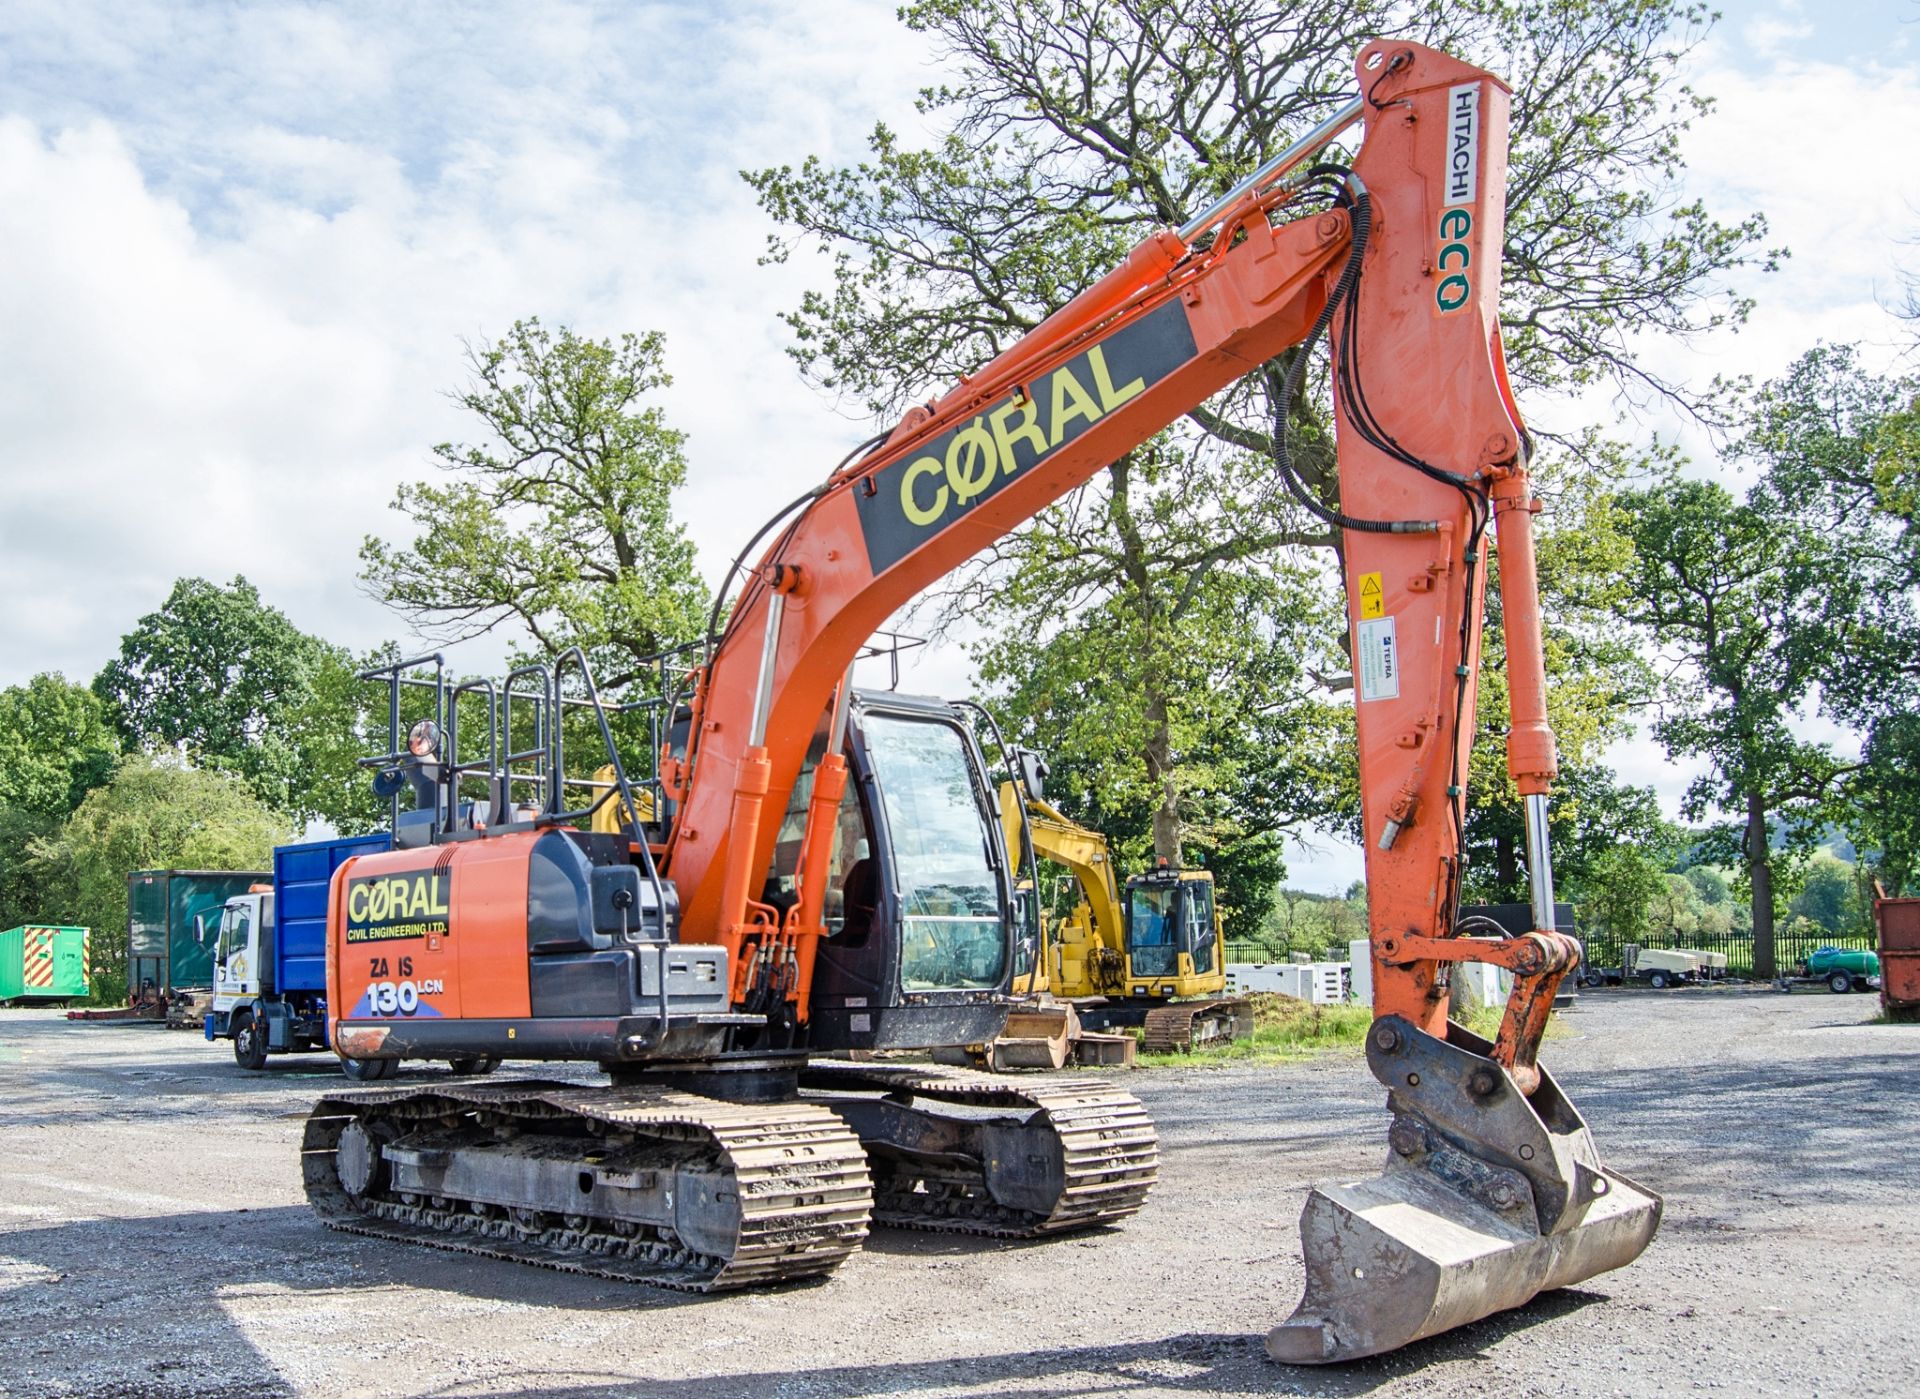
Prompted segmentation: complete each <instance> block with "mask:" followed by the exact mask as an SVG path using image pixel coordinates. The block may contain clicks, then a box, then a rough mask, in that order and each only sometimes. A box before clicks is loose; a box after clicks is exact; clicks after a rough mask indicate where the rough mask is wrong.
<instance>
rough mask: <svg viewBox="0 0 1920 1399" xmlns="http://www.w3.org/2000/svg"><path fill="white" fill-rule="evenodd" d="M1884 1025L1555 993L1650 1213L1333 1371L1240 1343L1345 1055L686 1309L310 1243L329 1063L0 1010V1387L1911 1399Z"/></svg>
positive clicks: (1819, 1008)
mask: <svg viewBox="0 0 1920 1399" xmlns="http://www.w3.org/2000/svg"><path fill="white" fill-rule="evenodd" d="M1877 1010H1878V1004H1877V1001H1876V1000H1875V999H1874V998H1872V997H1868V996H1835V995H1831V994H1828V993H1825V992H1819V993H1811V992H1803V993H1798V994H1795V995H1792V996H1781V995H1778V994H1774V993H1771V992H1755V991H1739V990H1717V991H1705V990H1688V991H1678V992H1668V993H1665V994H1659V993H1651V992H1635V991H1618V992H1601V993H1593V994H1587V995H1584V996H1582V997H1581V999H1580V1001H1579V1003H1578V1005H1577V1007H1576V1008H1575V1009H1574V1010H1573V1011H1571V1012H1570V1013H1568V1014H1567V1015H1565V1016H1564V1018H1563V1021H1564V1024H1565V1026H1566V1028H1567V1032H1568V1033H1567V1034H1566V1035H1565V1036H1563V1037H1561V1038H1558V1039H1555V1040H1553V1041H1552V1042H1551V1043H1550V1044H1549V1046H1548V1050H1549V1053H1548V1060H1549V1064H1550V1067H1552V1068H1553V1069H1554V1070H1555V1071H1556V1073H1557V1074H1558V1075H1559V1077H1560V1080H1561V1083H1562V1085H1563V1086H1564V1087H1565V1088H1566V1089H1567V1091H1568V1093H1569V1095H1570V1096H1571V1097H1572V1099H1573V1100H1574V1102H1575V1103H1576V1104H1577V1105H1578V1106H1579V1107H1580V1108H1581V1110H1582V1112H1583V1113H1584V1114H1585V1115H1586V1117H1587V1120H1588V1121H1589V1122H1590V1123H1591V1124H1592V1125H1593V1127H1594V1129H1595V1132H1596V1135H1597V1137H1598V1140H1599V1144H1600V1148H1601V1151H1602V1153H1603V1155H1604V1157H1605V1159H1606V1160H1607V1161H1608V1163H1609V1164H1610V1165H1611V1166H1613V1167H1614V1168H1615V1169H1617V1170H1620V1171H1623V1172H1624V1173H1626V1174H1627V1175H1629V1176H1632V1177H1634V1178H1636V1179H1638V1180H1640V1181H1641V1182H1643V1183H1645V1184H1646V1185H1647V1186H1648V1187H1650V1188H1652V1189H1653V1190H1656V1191H1658V1192H1660V1193H1662V1194H1664V1195H1665V1197H1666V1202H1667V1212H1666V1220H1665V1223H1664V1224H1663V1226H1662V1228H1661V1232H1660V1235H1659V1237H1658V1238H1656V1239H1655V1241H1654V1244H1653V1246H1652V1248H1651V1249H1650V1250H1649V1251H1648V1252H1647V1254H1646V1256H1645V1257H1643V1258H1642V1259H1641V1260H1640V1261H1639V1262H1638V1263H1637V1264H1635V1265H1634V1266H1633V1267H1631V1268H1628V1269H1625V1270H1622V1271H1620V1272H1617V1273H1612V1274H1607V1275H1603V1276H1601V1277H1599V1278H1596V1279H1594V1280H1593V1281H1592V1282H1590V1283H1588V1284H1586V1285H1584V1286H1582V1287H1579V1288H1574V1289H1567V1290H1565V1291H1562V1292H1558V1293H1554V1294H1549V1295H1548V1296H1545V1297H1542V1298H1540V1299H1538V1300H1537V1301H1535V1302H1534V1303H1533V1304H1532V1305H1531V1306H1529V1307H1526V1308H1524V1309H1522V1310H1520V1311H1517V1312H1510V1313H1506V1314H1504V1315H1502V1316H1498V1317H1494V1318H1491V1319H1489V1320H1486V1321H1483V1322H1480V1323H1479V1324H1477V1325H1474V1326H1471V1327H1466V1328H1463V1329H1461V1330H1459V1331H1455V1332H1453V1333H1451V1334H1449V1335H1446V1336H1442V1337H1437V1338H1435V1339H1433V1340H1430V1341H1426V1342H1422V1343H1420V1344H1418V1345H1415V1346H1412V1347H1409V1348H1407V1349H1406V1350H1404V1351H1401V1352H1399V1353H1398V1354H1395V1355H1392V1356H1388V1357H1385V1358H1381V1359H1376V1360H1372V1361H1366V1362H1360V1363H1357V1364H1354V1365H1350V1366H1346V1367H1343V1368H1339V1369H1333V1370H1292V1369H1286V1368H1282V1367H1279V1366H1275V1365H1272V1364H1270V1363H1268V1362H1267V1361H1266V1360H1265V1359H1264V1353H1263V1351H1262V1349H1261V1337H1262V1335H1263V1333H1264V1331H1265V1330H1266V1328H1267V1327H1269V1326H1271V1325H1273V1324H1275V1323H1276V1322H1278V1321H1280V1320H1281V1319H1283V1318H1284V1317H1285V1316H1286V1315H1287V1314H1288V1313H1289V1312H1290V1311H1291V1310H1292V1309H1293V1306H1294V1303H1295V1302H1296V1301H1297V1300H1298V1298H1299V1295H1300V1290H1301V1277H1302V1273H1301V1267H1300V1260H1299V1256H1298V1249H1299V1242H1298V1238H1297V1234H1296V1223H1295V1221H1296V1219H1297V1217H1298V1214H1299V1211H1300V1206H1301V1203H1302V1201H1303V1200H1304V1198H1305V1194H1306V1190H1307V1187H1308V1186H1309V1185H1310V1184H1311V1183H1313V1182H1314V1181H1316V1180H1323V1179H1330V1178H1349V1179H1352V1178H1359V1177H1363V1176H1368V1175H1372V1174H1374V1173H1375V1172H1376V1171H1377V1170H1378V1169H1379V1167H1380V1165H1381V1163H1382V1161H1383V1160H1384V1157H1385V1129H1386V1116H1385V1113H1384V1112H1383V1110H1382V1102H1383V1097H1384V1095H1383V1093H1382V1092H1381V1090H1380V1089H1379V1088H1378V1086H1377V1085H1376V1084H1375V1083H1374V1081H1373V1079H1372V1078H1371V1076H1370V1075H1369V1074H1368V1073H1367V1071H1366V1067H1365V1064H1364V1062H1363V1061H1362V1059H1361V1058H1360V1057H1359V1056H1358V1055H1357V1054H1353V1055H1341V1056H1339V1057H1333V1058H1327V1059H1322V1060H1318V1061H1314V1062H1311V1063H1308V1064H1302V1065H1289V1066H1282V1067H1277V1068H1255V1069H1226V1068H1221V1069H1205V1068H1199V1069H1174V1070H1156V1071H1150V1072H1136V1073H1134V1074H1132V1075H1131V1076H1129V1077H1128V1078H1127V1080H1126V1083H1127V1086H1128V1087H1129V1088H1130V1089H1132V1090H1133V1091H1134V1092H1136V1093H1137V1094H1138V1095H1139V1096H1140V1097H1141V1098H1142V1099H1143V1100H1144V1101H1145V1102H1146V1104H1147V1106H1148V1108H1149V1109H1150V1110H1151V1112H1152V1113H1153V1115H1154V1118H1155V1120H1156V1121H1157V1123H1158V1124H1159V1129H1160V1134H1161V1142H1162V1148H1163V1158H1162V1165H1161V1176H1160V1185H1159V1187H1158V1189H1157V1190H1156V1191H1155V1193H1154V1195H1153V1197H1152V1199H1151V1200H1150V1201H1149V1202H1148V1205H1147V1207H1146V1209H1145V1210H1144V1211H1143V1212H1142V1213H1141V1214H1140V1215H1138V1216H1137V1217H1135V1218H1134V1219H1133V1220H1131V1221H1129V1222H1128V1223H1127V1224H1125V1225H1124V1226H1122V1227H1120V1228H1118V1229H1113V1230H1108V1231H1106V1232H1104V1233H1101V1234H1098V1235H1095V1236H1092V1237H1083V1238H1068V1239H1064V1240H1056V1241H1052V1242H1047V1243H1035V1244H1001V1243H994V1242H991V1241H985V1240H975V1239H968V1238H963V1237H956V1236H943V1235H921V1234H908V1233H901V1232H895V1231H880V1232H876V1233H875V1234H874V1235H873V1236H872V1237H871V1239H870V1240H869V1242H868V1245H867V1247H866V1249H865V1251H864V1252H863V1253H861V1254H858V1255H856V1256H855V1257H854V1258H853V1259H851V1260H850V1261H849V1262H848V1263H847V1264H846V1265H845V1266H844V1267H843V1268H842V1269H841V1270H840V1271H839V1272H838V1273H837V1274H836V1275H835V1276H834V1277H832V1278H831V1279H830V1280H827V1281H825V1282H821V1283H815V1284H805V1285H799V1286H793V1287H788V1288H786V1289H783V1290H780V1291H777V1292H772V1293H760V1294H753V1293H748V1294H737V1293H736V1294H729V1295H725V1296H720V1297H713V1298H701V1297H683V1296H678V1295H674V1294H670V1293H662V1292H657V1291H654V1290H651V1289H647V1288H641V1287H634V1286H629V1285H622V1284H619V1283H614V1282H608V1281H603V1280H600V1279H596V1278H583V1277H575V1276H571V1275H567V1274H561V1273H555V1272H549V1271H544V1270H539V1269H533V1268H527V1267H523V1266H516V1265H514V1264H509V1263H501V1262H493V1261H488V1260H484V1259H477V1258H469V1257H463V1256H460V1255H456V1254H449V1253H443V1252H439V1251H434V1250H428V1249H422V1248H411V1247H407V1246H404V1245H399V1244H391V1243H384V1242H380V1241H375V1240H369V1239H360V1238H356V1237H353V1236H349V1235H344V1234H337V1233H333V1232H330V1231H328V1230H327V1229H325V1228H324V1227H322V1226H321V1225H320V1224H319V1223H317V1222H316V1221H315V1220H314V1219H313V1218H312V1217H311V1216H310V1215H309V1213H308V1211H307V1208H306V1206H305V1204H304V1202H303V1197H302V1195H301V1189H300V1180H299V1167H298V1148H299V1142H300V1132H301V1122H302V1120H303V1118H304V1117H305V1116H306V1112H307V1110H308V1108H309V1107H310V1106H311V1104H312V1102H313V1100H314V1099H315V1097H317V1096H318V1095H319V1093H320V1092H322V1091H323V1090H326V1089H331V1088H336V1087H338V1086H340V1083H341V1081H340V1078H339V1076H338V1073H337V1071H335V1070H334V1069H333V1068H332V1061H331V1060H329V1059H326V1058H321V1057H317V1056H312V1057H301V1058H292V1059H276V1060H274V1061H272V1063H271V1065H270V1067H269V1069H268V1071H267V1072H265V1073H260V1074H249V1073H246V1072H245V1071H243V1070H241V1069H240V1068H238V1067H237V1066H236V1065H235V1064H234V1063H233V1060H232V1058H231V1056H230V1054H229V1053H228V1052H227V1046H226V1045H224V1044H220V1045H209V1044H207V1043H205V1042H204V1041H203V1040H201V1039H200V1038H199V1037H198V1036H195V1035H189V1034H184V1033H180V1032H168V1031H164V1030H157V1029H148V1028H132V1027H118V1026H108V1025H77V1024H74V1025H70V1024H68V1023H67V1022H66V1021H65V1020H63V1019H61V1018H60V1017H59V1016H58V1015H57V1014H55V1013H52V1012H44V1011H26V1012H0V1357H4V1358H3V1359H0V1393H6V1394H17V1395H36V1396H37V1395H89V1396H107V1395H113V1396H118V1395H128V1396H132V1395H159V1396H170V1395H182V1396H185V1395H196V1396H227V1395H254V1394H299V1395H385V1394H433V1395H463V1394H546V1395H558V1396H567V1399H588V1397H589V1396H600V1395H616V1394H619V1395H625V1394H644V1395H659V1396H667V1397H668V1399H693V1397H694V1396H708V1395H731V1394H755V1395H759V1394H767V1395H794V1396H799V1395H877V1394H890V1395H897V1394H905V1395H915V1396H937V1395H949V1394H965V1395H999V1394H1027V1395H1069V1394H1072V1395H1078V1394H1103V1395H1104V1394H1113V1395H1143V1394H1235V1395H1239V1394H1261V1395H1265V1394H1329V1395H1363V1394H1365V1395H1370V1394H1380V1395H1398V1394H1417V1395H1429V1394H1431V1395H1453V1394H1460V1395H1467V1394H1472V1395H1502V1396H1508V1395H1535V1394H1538V1395H1666V1394H1682V1393H1690V1392H1694V1391H1701V1392H1718V1393H1723V1394H1727V1395H1730V1396H1747V1395H1815V1394H1834V1395H1839V1394H1899V1395H1909V1396H1910V1395H1913V1394H1916V1393H1920V1323H1916V1320H1915V1319H1916V1317H1920V1203H1917V1202H1920V1028H1915V1027H1908V1026H1890V1025H1876V1024H1873V1023H1871V1021H1872V1018H1873V1016H1874V1015H1875V1013H1876V1011H1877ZM516 1069H520V1070H525V1071H527V1073H529V1074H532V1073H538V1074H541V1075H543V1076H554V1075H553V1071H552V1070H551V1069H548V1068H544V1067H540V1066H531V1065H520V1066H515V1065H509V1066H507V1068H505V1069H503V1070H502V1071H501V1075H500V1076H501V1077H505V1076H508V1075H511V1074H513V1073H514V1072H515V1071H516ZM563 1072H564V1071H563ZM437 1076H439V1071H437V1070H435V1069H432V1068H428V1067H419V1068H416V1069H413V1070H411V1071H410V1072H409V1073H408V1074H407V1075H405V1076H403V1077H402V1078H401V1079H400V1080H397V1081H398V1082H401V1083H404V1082H407V1081H408V1080H409V1079H417V1080H419V1081H421V1082H425V1081H427V1080H429V1079H431V1078H434V1077H437ZM582 1077H586V1075H582Z"/></svg>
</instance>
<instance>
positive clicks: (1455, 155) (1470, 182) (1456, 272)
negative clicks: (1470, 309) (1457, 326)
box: [1433, 83, 1480, 315]
mask: <svg viewBox="0 0 1920 1399" xmlns="http://www.w3.org/2000/svg"><path fill="white" fill-rule="evenodd" d="M1445 188H1446V200H1445V202H1444V203H1443V204H1442V206H1441V212H1440V230H1439V234H1440V237H1439V248H1440V250H1439V252H1438V254H1437V255H1436V256H1435V258H1434V267H1435V268H1436V269H1437V270H1438V272H1439V275H1440V284H1439V285H1438V286H1437V287H1435V288H1434V292H1433V301H1434V305H1435V306H1436V307H1437V308H1438V309H1439V311H1440V313H1441V314H1442V315H1445V314H1446V313H1447V312H1449V311H1458V310H1459V309H1460V308H1461V307H1462V306H1465V305H1466V304H1467V302H1468V301H1469V300H1470V299H1471V298H1472V296H1473V281H1472V271H1471V269H1472V266H1473V249H1472V248H1471V247H1470V246H1469V245H1468V243H1467V235H1468V234H1470V233H1472V232H1473V208H1472V206H1473V203H1474V201H1475V200H1476V199H1477V198H1478V197H1479V194H1480V84H1478V83H1462V84H1461V85H1460V86H1459V87H1456V88H1453V89H1452V90H1451V91H1449V92H1448V94H1447V166H1446V175H1445Z"/></svg>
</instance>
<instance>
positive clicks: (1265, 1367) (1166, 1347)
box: [495, 1288, 1607, 1399]
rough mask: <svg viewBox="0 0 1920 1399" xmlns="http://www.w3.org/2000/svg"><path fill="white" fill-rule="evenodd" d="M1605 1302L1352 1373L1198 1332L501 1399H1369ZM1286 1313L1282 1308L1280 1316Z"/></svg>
mask: <svg viewBox="0 0 1920 1399" xmlns="http://www.w3.org/2000/svg"><path fill="white" fill-rule="evenodd" d="M1606 1300H1607V1299H1606V1297H1605V1296H1604V1294H1599V1293H1592V1292H1584V1291H1581V1290H1579V1289H1575V1288H1568V1289H1566V1290H1564V1291H1560V1292H1554V1293H1549V1294H1547V1295H1546V1296H1544V1297H1541V1298H1538V1299H1536V1300H1535V1301H1534V1302H1533V1303H1532V1304H1530V1305H1529V1306H1526V1307H1522V1308H1520V1309H1519V1310H1518V1311H1512V1312H1503V1313H1502V1314H1500V1315H1499V1316H1495V1317H1489V1318H1488V1319H1487V1320H1485V1321H1482V1322H1478V1323H1476V1324H1475V1325H1472V1326H1465V1327H1461V1328H1460V1329H1459V1330H1457V1331H1453V1332H1450V1333H1448V1334H1447V1335H1445V1336H1436V1337H1434V1338H1433V1339H1432V1340H1428V1341H1421V1342H1418V1343H1417V1344H1414V1345H1411V1346H1407V1347H1406V1348H1404V1349H1403V1350H1400V1351H1398V1352H1396V1353H1395V1354H1393V1355H1387V1356H1379V1357H1376V1358H1374V1359H1371V1360H1361V1361H1355V1362H1353V1363H1351V1364H1347V1365H1336V1366H1327V1367H1324V1368H1322V1367H1305V1366H1289V1365H1276V1364H1274V1363H1273V1362H1272V1361H1270V1360H1268V1359H1267V1353H1266V1347H1265V1339H1266V1338H1265V1337H1264V1336H1219V1335H1216V1336H1209V1335H1203V1334H1198V1333H1189V1334H1186V1335H1181V1336H1170V1337H1168V1338H1167V1339H1165V1340H1161V1341H1143V1342H1138V1343H1131V1344H1126V1345H1107V1346H1077V1347H1070V1348H1069V1347H1059V1348H1055V1349H1051V1350H1037V1351H1032V1352H1027V1353H1020V1354H1010V1355H987V1356H977V1357H969V1358H967V1359H964V1360H937V1361H927V1362H924V1363H900V1364H888V1365H847V1366H839V1367H835V1368H831V1369H809V1370H807V1371H805V1372H804V1373H798V1372H795V1371H793V1370H790V1369H769V1370H765V1371H761V1372H759V1373H746V1374H727V1375H716V1376H710V1377H700V1378H691V1379H656V1378H651V1377H647V1376H634V1377H630V1378H628V1377H616V1376H611V1375H609V1376H607V1377H606V1379H605V1380H604V1381H602V1382H599V1383H593V1382H589V1383H586V1384H578V1383H569V1384H560V1385H550V1384H542V1383H540V1381H539V1379H538V1377H535V1376H524V1377H522V1378H521V1380H520V1385H521V1387H520V1388H517V1389H512V1390H498V1391H495V1392H497V1393H504V1394H511V1395H514V1396H518V1399H631V1396H638V1395H645V1396H647V1397H648V1399H721V1396H733V1395H756V1396H757V1395H768V1396H781V1395H792V1396H796V1397H797V1396H802V1395H804V1396H808V1399H813V1397H814V1396H820V1395H834V1396H855V1395H882V1394H922V1393H926V1392H929V1391H934V1390H941V1389H949V1388H954V1389H958V1388H965V1389H968V1390H969V1391H972V1392H984V1393H993V1392H996V1391H995V1390H994V1389H993V1388H992V1386H994V1385H996V1384H999V1385H1004V1386H1006V1387H1007V1391H1008V1392H1013V1391H1015V1390H1017V1392H1018V1393H1020V1394H1021V1395H1023V1396H1036V1399H1070V1397H1071V1396H1076V1395H1084V1394H1087V1393H1088V1392H1090V1391H1097V1392H1100V1393H1108V1392H1119V1393H1124V1392H1126V1391H1129V1390H1138V1391H1139V1392H1141V1393H1144V1394H1213V1393H1217V1392H1219V1391H1221V1390H1234V1391H1243V1390H1254V1391H1259V1392H1264V1393H1272V1394H1304V1395H1327V1396H1345V1395H1366V1394H1371V1393H1373V1392H1374V1391H1376V1390H1378V1389H1380V1388H1381V1387H1382V1386H1384V1385H1390V1384H1394V1383H1396V1382H1397V1381H1399V1380H1401V1379H1403V1378H1405V1377H1406V1376H1408V1375H1410V1374H1412V1373H1414V1372H1415V1371H1419V1370H1423V1369H1427V1368H1428V1367H1431V1366H1435V1365H1444V1364H1447V1363H1450V1362H1457V1361H1467V1360H1473V1359H1478V1358H1481V1357H1482V1356H1484V1354H1485V1351H1486V1348H1487V1347H1489V1346H1492V1345H1494V1344H1496V1343H1498V1342H1499V1341H1501V1340H1503V1339H1505V1338H1506V1337H1507V1336H1508V1335H1509V1334H1511V1333H1513V1332H1515V1331H1523V1330H1525V1329H1526V1328H1527V1327H1529V1326H1533V1325H1536V1324H1538V1323H1540V1322H1543V1321H1548V1320H1552V1319H1555V1318H1558V1317H1565V1316H1571V1315H1573V1314H1574V1313H1576V1312H1578V1311H1581V1310H1582V1309H1584V1308H1586V1307H1588V1306H1591V1305H1593V1304H1594V1303H1596V1302H1604V1301H1606ZM1287 1310H1291V1309H1290V1308H1284V1309H1279V1310H1276V1312H1275V1316H1274V1320H1275V1321H1276V1322H1278V1321H1280V1320H1281V1319H1283V1317H1284V1315H1285V1313H1286V1311H1287Z"/></svg>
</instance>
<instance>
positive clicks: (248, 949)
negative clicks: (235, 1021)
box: [195, 893, 273, 1015]
mask: <svg viewBox="0 0 1920 1399" xmlns="http://www.w3.org/2000/svg"><path fill="white" fill-rule="evenodd" d="M206 918H207V915H205V914H201V915H200V916H199V918H197V919H196V920H195V921H196V923H199V924H200V927H199V935H200V936H199V940H200V942H202V943H203V944H210V945H211V947H212V949H213V1009H214V1012H215V1013H216V1014H220V1013H223V1012H224V1013H226V1014H228V1015H231V1014H232V1013H233V1011H234V1010H235V1009H236V1008H237V1007H239V1006H241V1005H243V1004H245V1003H246V1002H247V1001H249V1000H252V999H256V998H258V996H259V995H260V972H261V958H262V954H263V953H264V952H265V950H266V944H265V941H264V940H263V937H262V933H263V932H264V930H265V929H267V928H269V927H271V926H272V924H273V895H272V894H270V893H252V894H236V895H235V896H234V897H232V898H230V899H228V900H227V901H226V903H225V904H224V905H223V906H222V907H221V908H220V910H219V911H218V912H217V913H216V914H215V915H214V916H213V919H212V922H213V926H212V927H207V926H206V921H205V920H206Z"/></svg>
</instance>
